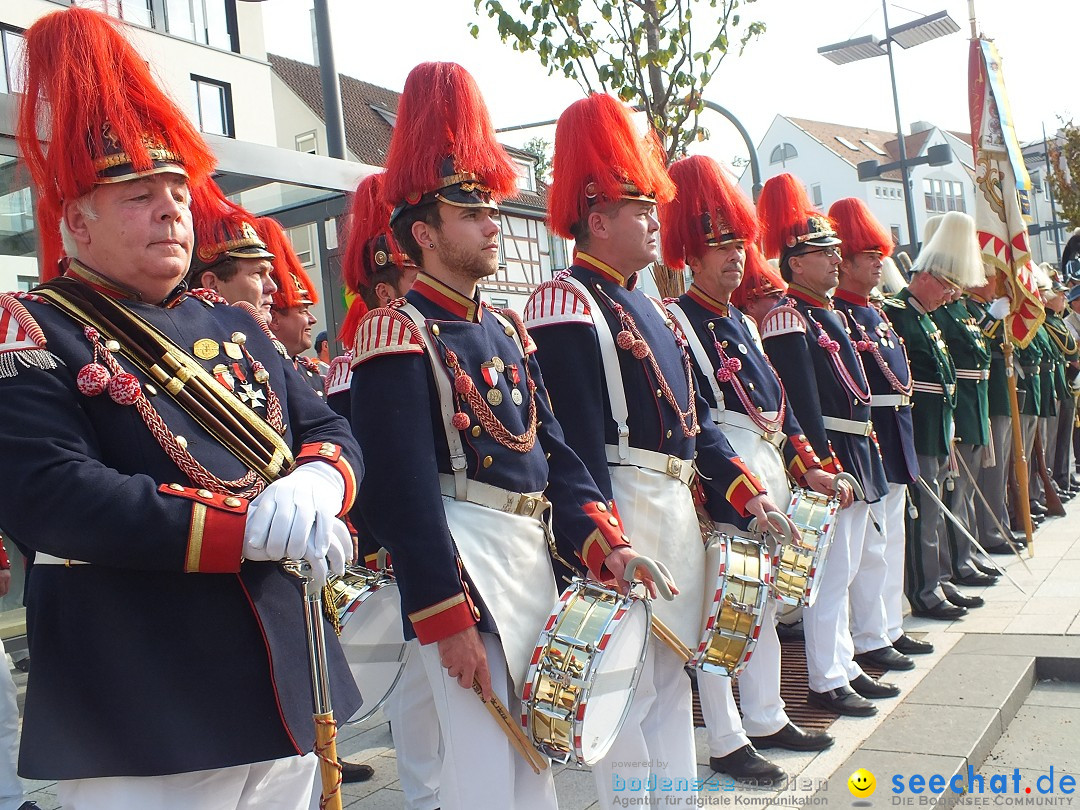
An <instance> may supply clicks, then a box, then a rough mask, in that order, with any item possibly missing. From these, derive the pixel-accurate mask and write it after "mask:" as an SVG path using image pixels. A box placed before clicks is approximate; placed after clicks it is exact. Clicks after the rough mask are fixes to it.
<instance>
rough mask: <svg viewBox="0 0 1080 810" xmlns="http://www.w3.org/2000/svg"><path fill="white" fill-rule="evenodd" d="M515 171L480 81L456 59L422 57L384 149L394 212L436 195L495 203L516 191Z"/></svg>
mask: <svg viewBox="0 0 1080 810" xmlns="http://www.w3.org/2000/svg"><path fill="white" fill-rule="evenodd" d="M516 188H517V172H516V171H515V170H514V164H513V162H512V161H511V160H510V156H509V155H508V154H507V153H506V150H505V149H503V148H502V146H500V145H499V143H498V141H496V140H495V127H494V126H493V125H492V123H491V116H490V115H489V113H488V109H487V107H486V106H485V104H484V99H483V97H482V96H481V95H480V88H479V87H477V85H476V80H475V79H473V77H472V76H471V75H470V74H469V72H468V71H467V70H465V68H463V67H462V66H461V65H458V64H455V63H453V62H424V63H423V64H420V65H417V66H416V67H414V68H413V69H412V71H411V72H410V73H409V77H408V78H407V79H406V80H405V89H404V90H403V91H402V93H401V98H400V100H399V101H398V108H397V123H396V124H395V126H394V134H393V135H392V136H391V138H390V148H389V150H388V151H387V154H386V181H385V183H384V186H383V200H384V201H385V202H386V203H387V205H389V206H391V207H392V208H393V209H394V211H393V213H392V214H391V220H393V219H396V218H397V216H398V215H399V214H400V213H401V212H402V211H404V210H405V209H406V208H409V207H415V206H420V205H428V204H430V203H433V202H435V201H436V200H437V199H438V200H441V201H443V202H446V203H449V204H451V205H459V206H463V207H469V208H480V207H484V208H486V207H492V206H493V204H494V203H497V202H498V201H499V200H501V199H504V198H505V197H509V196H511V195H512V194H514V192H515V190H516Z"/></svg>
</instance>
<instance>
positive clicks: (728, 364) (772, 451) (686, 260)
mask: <svg viewBox="0 0 1080 810" xmlns="http://www.w3.org/2000/svg"><path fill="white" fill-rule="evenodd" d="M669 172H670V175H671V179H672V181H673V182H674V183H675V187H676V196H675V199H674V200H673V201H672V202H670V203H667V204H666V205H663V206H661V207H660V225H661V233H662V235H663V239H662V242H663V249H664V263H665V264H666V265H667V266H668V267H669V268H671V269H672V270H673V271H675V272H680V271H682V269H683V268H684V267H686V266H687V265H689V266H690V270H691V271H692V272H693V274H694V283H693V284H692V285H691V287H690V289H689V290H688V291H687V292H686V293H685V294H684V295H682V296H681V297H680V298H678V299H677V300H675V301H668V302H667V310H668V312H670V313H671V315H672V317H673V318H674V319H675V322H676V323H677V324H678V325H679V327H680V328H681V329H682V332H683V335H684V336H685V337H686V340H687V341H688V344H689V349H690V357H691V359H692V361H693V363H694V370H695V373H696V377H697V384H698V390H699V391H700V392H701V396H702V397H703V398H704V399H705V401H706V403H707V404H708V406H709V414H710V417H711V418H712V420H713V421H714V422H716V423H717V424H718V425H719V426H720V427H721V428H722V429H723V430H724V435H725V436H726V437H727V439H728V441H729V442H731V446H732V448H734V449H735V451H736V452H737V453H738V454H739V456H740V457H741V458H742V459H743V460H744V461H745V462H746V463H747V464H748V465H749V466H750V467H751V468H753V469H754V470H756V471H758V474H759V475H761V476H762V478H763V479H764V480H765V482H766V485H767V486H768V488H769V493H770V494H771V496H772V497H773V498H774V499H775V500H776V501H777V502H778V503H784V502H786V501H789V500H790V496H791V492H790V488H789V486H788V481H787V479H788V475H791V477H792V478H794V479H795V480H797V481H802V482H804V483H805V484H806V485H807V486H809V487H810V488H812V489H814V490H815V491H817V492H822V493H825V494H830V495H831V494H833V489H832V485H833V477H834V476H833V475H832V474H830V473H827V472H825V471H824V470H822V469H821V464H820V459H819V457H818V456H817V454H816V453H815V452H814V448H813V447H811V446H810V444H809V442H807V440H806V436H805V435H804V434H803V432H802V428H800V427H799V423H798V421H797V420H796V419H795V415H794V413H793V412H792V410H791V405H790V403H789V402H788V394H787V391H786V390H785V389H784V386H783V384H782V383H781V382H780V380H779V378H778V377H777V376H776V372H775V371H773V369H772V366H770V365H769V361H768V360H767V359H766V358H765V354H764V352H762V350H761V346H760V338H759V337H758V333H757V327H756V326H754V325H753V323H752V322H751V321H749V320H748V319H747V317H746V316H745V315H744V314H743V313H742V312H740V311H739V310H738V309H736V308H735V307H734V306H733V305H732V304H731V296H732V294H733V293H734V292H735V290H737V289H738V288H739V286H740V284H741V282H742V279H743V266H744V262H745V260H746V245H747V243H752V242H753V241H754V240H755V238H756V236H757V216H756V215H755V213H754V208H753V205H752V204H751V203H750V201H749V200H747V199H746V198H745V196H744V195H743V194H742V192H741V191H739V190H738V189H737V188H736V187H735V185H734V184H733V183H732V182H731V181H730V180H728V179H727V177H726V176H725V175H724V170H723V169H722V168H721V167H720V165H719V164H718V163H717V162H716V161H714V160H713V159H712V158H708V157H705V156H703V155H695V156H693V157H688V158H684V159H682V160H679V161H676V162H675V163H673V164H672V165H671V167H670V169H669ZM781 447H782V450H781ZM843 491H844V493H845V494H847V495H850V492H851V490H850V487H847V486H844V487H843ZM847 500H848V501H849V502H850V498H847ZM707 508H708V512H709V516H710V517H711V518H712V519H713V521H714V522H715V523H716V524H717V527H718V528H719V529H720V530H721V531H725V530H726V531H729V532H730V531H732V530H734V531H735V532H739V533H742V532H745V530H746V529H747V527H748V523H749V521H748V520H746V518H744V517H742V516H741V515H739V514H738V513H737V512H736V511H735V509H734V508H733V507H732V506H731V504H729V503H728V502H727V501H726V500H723V499H717V498H710V499H709V500H708V502H707ZM769 551H770V553H771V552H772V549H769ZM776 603H777V600H776V599H775V598H773V597H772V595H771V594H770V597H769V599H768V601H767V602H766V605H765V609H764V617H763V618H762V621H761V630H760V633H759V635H758V638H757V645H756V646H755V647H754V651H753V655H752V656H751V658H750V661H749V663H748V664H747V665H746V668H745V669H744V670H743V672H742V674H741V675H740V676H739V695H740V697H741V703H742V714H743V719H742V721H741V722H740V720H739V714H738V712H737V710H736V708H735V701H734V698H733V697H732V693H731V679H730V678H729V677H727V676H725V675H723V674H718V673H714V672H705V671H700V672H699V673H698V678H697V683H698V693H699V695H700V697H701V710H702V715H703V716H704V719H705V726H706V729H707V731H708V736H709V754H710V760H709V761H710V765H711V766H712V768H713V770H714V771H718V772H722V773H727V774H728V775H730V776H733V777H735V778H736V779H743V780H747V779H748V780H753V781H754V782H755V783H757V784H761V783H763V782H768V781H770V780H776V779H781V778H783V772H782V771H781V770H780V768H778V767H777V766H775V765H773V764H772V763H769V762H767V761H766V760H764V759H763V758H762V757H760V755H758V754H757V752H756V750H755V749H756V748H787V749H789V750H794V751H820V750H822V749H824V748H828V747H829V746H830V745H832V742H833V740H832V737H830V736H829V735H828V734H825V733H824V732H815V731H809V732H808V731H804V730H802V729H800V728H799V727H798V726H796V725H795V724H794V723H792V722H791V720H790V719H789V718H788V716H787V714H786V713H785V711H784V701H783V699H782V698H781V697H780V641H779V639H778V638H777V637H776ZM751 743H752V744H751Z"/></svg>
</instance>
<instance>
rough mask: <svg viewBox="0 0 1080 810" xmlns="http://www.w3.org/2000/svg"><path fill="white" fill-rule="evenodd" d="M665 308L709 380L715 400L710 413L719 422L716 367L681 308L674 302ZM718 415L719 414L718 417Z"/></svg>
mask: <svg viewBox="0 0 1080 810" xmlns="http://www.w3.org/2000/svg"><path fill="white" fill-rule="evenodd" d="M667 309H668V313H669V314H670V315H671V317H672V318H674V319H675V321H676V322H677V323H678V324H679V326H681V327H682V331H683V337H685V338H686V342H687V344H688V345H689V346H690V354H692V355H693V356H694V362H695V363H696V364H697V367H698V370H699V371H700V372H701V373H702V374H703V375H704V376H705V379H706V380H708V382H709V388H710V389H711V390H712V395H713V401H715V402H716V407H715V408H713V409H712V414H711V415H712V419H713V421H714V422H719V421H721V419H722V418H723V417H722V414H723V413H724V407H725V406H724V392H723V391H721V390H720V383H719V382H717V380H716V369H715V368H713V364H712V360H710V359H709V355H708V352H706V351H705V346H704V345H703V344H702V342H701V340H700V339H699V338H698V336H697V332H695V331H694V327H693V326H692V325H691V323H690V318H688V317H687V315H686V312H685V311H684V310H683V308H682V307H681V306H679V305H678V304H676V303H671V304H668V305H667ZM718 415H721V416H719V418H718Z"/></svg>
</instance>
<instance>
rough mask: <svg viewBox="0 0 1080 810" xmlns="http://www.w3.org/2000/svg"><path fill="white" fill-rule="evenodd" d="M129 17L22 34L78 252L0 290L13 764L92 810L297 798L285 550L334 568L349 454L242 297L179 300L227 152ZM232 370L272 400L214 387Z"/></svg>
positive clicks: (293, 606)
mask: <svg viewBox="0 0 1080 810" xmlns="http://www.w3.org/2000/svg"><path fill="white" fill-rule="evenodd" d="M118 26H119V23H118V22H116V21H114V20H112V19H111V18H109V17H106V16H105V15H103V14H100V13H99V12H95V11H90V10H87V9H81V8H71V9H67V10H64V11H58V12H55V13H53V14H49V15H47V16H45V17H42V18H41V19H39V20H38V21H37V22H35V23H34V25H32V26H31V27H30V29H29V30H28V31H27V32H26V57H27V64H28V81H27V85H26V90H27V92H26V95H24V96H23V97H22V100H21V106H20V111H19V122H18V135H19V146H20V148H21V150H22V153H23V155H24V157H25V159H26V162H27V165H28V167H29V169H30V174H31V178H32V180H33V182H34V185H35V187H36V189H37V191H38V194H39V195H40V196H39V219H38V223H39V226H40V228H41V230H40V238H41V241H42V244H43V254H44V256H46V257H56V256H58V255H59V253H60V250H59V247H60V242H61V238H62V241H63V249H64V252H65V253H66V255H67V257H68V258H67V259H66V260H65V262H64V263H63V264H62V266H61V268H60V269H61V271H62V277H60V278H54V276H55V275H56V272H55V270H56V265H55V264H50V263H48V262H47V263H46V264H45V275H46V278H47V279H48V280H47V281H46V282H45V283H44V284H42V285H40V286H38V287H37V288H35V289H34V291H33V292H31V293H27V294H23V295H20V296H14V295H6V294H5V295H2V296H0V308H2V309H3V313H2V316H0V323H2V324H4V327H3V335H2V338H0V358H3V361H4V362H2V363H0V460H2V461H0V465H2V475H3V480H4V482H5V485H4V487H3V488H2V490H0V524H2V525H3V526H4V528H5V530H6V531H8V532H9V533H10V537H11V538H12V539H13V540H14V541H15V542H16V543H17V544H18V545H19V546H20V548H21V549H23V550H24V551H26V552H32V553H33V554H34V563H33V567H32V570H31V572H30V575H29V581H28V594H27V625H28V631H29V632H28V636H29V641H30V655H31V657H32V658H33V661H34V667H33V671H32V672H31V673H30V680H29V684H28V688H27V694H26V711H25V723H24V726H23V738H22V751H21V757H20V770H21V772H22V775H23V776H25V777H27V778H31V779H47V780H50V781H57V793H58V798H59V800H60V802H61V803H62V804H63V805H64V806H65V807H77V808H80V810H97V808H101V809H102V810H104V809H105V808H116V807H160V808H176V810H180V808H183V809H184V810H191V808H206V809H209V808H216V807H220V806H221V802H222V798H221V797H222V796H223V795H228V796H232V797H234V798H233V799H232V801H233V802H234V804H235V805H244V806H256V805H257V806H259V807H270V808H283V809H284V808H290V810H291V808H297V807H302V806H306V804H307V802H308V799H309V797H310V794H311V785H312V782H313V779H314V771H315V767H316V759H315V757H313V756H307V757H305V756H301V755H303V754H307V753H308V752H310V751H311V750H312V746H313V744H314V740H315V726H314V723H313V721H312V707H313V699H312V691H311V672H310V669H309V666H308V664H307V662H308V658H309V655H308V645H307V642H306V632H305V611H304V607H303V598H302V583H301V581H300V580H299V579H298V578H296V577H293V576H291V575H290V574H288V573H286V572H285V570H284V569H283V567H282V566H281V565H280V564H278V561H280V560H282V559H284V558H294V559H300V558H303V559H305V560H307V561H308V562H309V563H310V565H311V567H312V569H313V576H314V577H315V578H316V579H317V580H318V579H325V577H326V573H327V571H328V570H331V571H334V572H335V573H340V572H341V571H342V570H343V566H344V560H345V544H346V543H347V541H348V537H347V532H346V530H345V527H344V524H343V523H342V522H341V521H340V520H339V519H338V516H340V515H344V514H345V512H346V511H347V510H348V509H349V508H350V506H351V504H352V501H353V493H354V492H355V486H356V481H357V479H358V478H359V476H360V473H361V469H362V468H361V463H360V453H359V450H358V448H357V446H356V443H355V442H354V440H353V438H352V436H351V435H350V432H349V427H348V424H347V423H346V421H345V420H344V419H341V418H340V417H338V416H335V415H334V414H333V413H331V412H330V411H329V410H328V409H327V408H326V407H325V405H324V404H323V403H322V402H321V401H320V400H319V399H318V398H317V397H316V396H314V395H313V394H312V392H311V390H310V389H309V388H308V387H307V385H305V384H304V382H303V380H301V379H300V378H299V377H298V376H297V375H296V373H295V372H294V371H293V369H292V366H291V364H290V363H289V362H288V360H287V359H285V358H283V357H282V356H280V355H279V354H278V352H277V350H276V349H275V346H274V344H273V342H272V341H271V339H270V338H269V337H267V336H266V335H265V334H264V333H263V330H262V328H261V327H260V325H259V323H257V322H256V320H255V317H254V315H253V313H255V310H254V308H253V307H252V306H250V305H243V306H238V307H232V306H227V305H223V304H217V305H215V304H213V303H212V302H210V301H207V300H201V299H199V298H197V297H194V296H191V295H188V294H187V293H186V287H185V285H184V284H183V280H184V276H185V274H186V273H187V270H188V263H189V261H190V257H191V252H192V221H191V213H190V211H189V208H188V203H189V184H199V183H204V182H207V177H208V174H209V172H210V170H211V169H212V167H213V157H212V154H211V152H210V150H209V148H208V147H207V146H206V144H205V143H204V142H203V141H202V139H201V137H200V136H199V135H198V133H197V132H196V131H195V130H194V129H193V128H192V126H191V124H190V123H188V121H187V120H186V118H185V117H184V114H183V112H181V111H180V109H179V108H178V107H177V106H176V105H175V104H174V103H173V102H172V101H171V100H169V99H168V98H167V97H166V96H165V95H164V94H163V93H162V91H161V90H160V89H159V88H158V87H157V86H156V85H155V84H154V83H153V80H152V78H151V76H150V72H149V70H148V68H147V66H146V63H145V61H144V60H143V58H142V57H141V56H140V55H139V54H138V53H137V52H136V51H135V50H134V48H133V47H132V46H131V45H130V44H129V43H128V42H127V41H126V40H125V39H124V37H123V36H122V35H121V34H120V32H119V31H118ZM61 102H62V103H61ZM42 122H44V123H45V125H46V131H48V132H49V134H50V141H49V142H48V143H47V144H43V143H42V142H41V141H39V138H38V133H39V131H41V130H39V126H41V125H42ZM224 358H227V359H228V362H229V363H230V365H232V366H234V367H235V368H236V369H238V370H239V372H240V373H242V374H243V376H244V377H245V378H246V380H247V383H245V385H247V387H248V388H249V389H250V390H251V391H252V392H257V393H258V395H259V396H257V397H255V396H248V397H247V398H246V399H245V400H240V399H238V397H237V396H236V394H237V393H238V392H237V390H236V389H237V388H238V387H239V386H236V385H234V386H233V387H232V388H230V387H229V386H226V385H225V384H224V383H222V384H220V385H218V384H215V383H214V376H215V375H213V374H212V369H213V367H214V365H215V364H217V363H218V362H225V359H224ZM219 382H221V381H220V380H219ZM58 507H60V508H58ZM103 634H105V635H104V636H103ZM327 635H328V641H327V653H328V656H329V658H330V666H331V673H330V674H331V677H332V682H331V688H332V689H333V695H334V702H335V708H337V709H338V710H339V711H341V712H342V713H343V714H344V715H345V716H346V717H347V716H349V715H350V714H351V713H352V712H354V711H355V710H356V708H357V706H358V705H359V702H360V701H359V694H358V693H357V691H356V686H355V684H353V682H352V678H351V676H350V675H349V672H348V667H347V665H346V663H345V660H344V657H343V656H342V655H341V649H340V647H339V646H338V644H337V643H336V641H335V640H334V639H333V633H332V631H330V630H327ZM103 638H104V640H103Z"/></svg>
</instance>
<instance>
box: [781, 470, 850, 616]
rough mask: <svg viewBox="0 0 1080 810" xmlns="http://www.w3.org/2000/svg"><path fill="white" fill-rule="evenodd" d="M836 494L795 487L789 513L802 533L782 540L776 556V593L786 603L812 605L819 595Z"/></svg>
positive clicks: (837, 505)
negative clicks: (791, 538)
mask: <svg viewBox="0 0 1080 810" xmlns="http://www.w3.org/2000/svg"><path fill="white" fill-rule="evenodd" d="M839 506H840V502H839V501H838V500H836V498H830V497H829V496H827V495H821V494H819V493H817V492H813V491H811V490H809V489H802V488H799V487H795V488H794V489H792V491H791V504H790V506H788V510H787V515H788V517H789V518H790V519H791V522H792V523H794V524H795V525H796V526H797V527H798V529H799V534H800V535H801V537H800V538H799V539H798V540H797V541H793V542H790V543H788V542H779V543H778V544H777V547H776V553H775V555H774V556H773V582H772V586H773V593H774V594H775V595H776V598H777V599H779V600H780V601H781V602H783V603H784V604H786V605H802V606H803V607H810V605H812V604H814V601H815V600H816V599H817V591H818V585H819V584H820V583H821V572H822V570H823V569H824V567H825V560H826V555H827V554H828V552H829V546H830V545H831V544H832V538H833V533H834V531H835V529H836V510H837V508H839Z"/></svg>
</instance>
